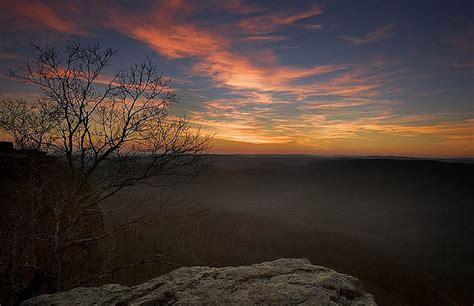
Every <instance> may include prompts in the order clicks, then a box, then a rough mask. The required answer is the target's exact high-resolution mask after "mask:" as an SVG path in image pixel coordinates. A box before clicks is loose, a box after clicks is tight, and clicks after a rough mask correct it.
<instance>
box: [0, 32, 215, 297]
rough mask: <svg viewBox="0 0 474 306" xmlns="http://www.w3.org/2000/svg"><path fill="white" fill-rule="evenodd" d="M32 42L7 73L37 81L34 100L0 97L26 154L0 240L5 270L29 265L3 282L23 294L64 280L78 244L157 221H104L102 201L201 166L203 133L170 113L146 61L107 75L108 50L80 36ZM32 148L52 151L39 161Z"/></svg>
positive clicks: (164, 85) (166, 95)
mask: <svg viewBox="0 0 474 306" xmlns="http://www.w3.org/2000/svg"><path fill="white" fill-rule="evenodd" d="M33 47H34V57H33V60H31V61H28V62H27V63H26V65H25V66H24V67H22V68H20V69H18V70H16V71H12V72H10V76H11V77H14V78H16V79H17V80H19V81H20V82H23V83H28V84H33V85H36V86H37V87H38V89H39V92H40V93H39V97H38V99H37V100H36V101H35V102H30V101H28V102H27V101H24V100H18V99H6V98H5V99H2V100H1V101H0V128H2V129H3V130H4V131H6V132H7V133H9V134H10V135H11V136H12V138H13V140H14V141H15V143H16V146H17V147H18V148H20V149H23V150H27V151H23V152H29V155H28V156H29V160H30V162H29V164H28V166H27V167H24V168H25V169H27V171H26V172H27V175H25V176H20V177H18V178H17V182H22V184H21V186H19V185H18V184H17V186H11V187H13V189H12V190H14V192H12V193H11V194H10V195H9V197H10V198H9V199H10V200H9V201H7V202H8V204H7V203H6V204H4V207H3V208H2V213H4V212H5V213H6V214H8V215H9V216H10V217H9V219H8V218H7V219H8V220H13V221H12V222H7V221H8V220H7V219H5V220H4V221H5V222H7V223H8V224H4V225H2V239H4V241H13V242H12V244H11V245H10V251H11V252H6V254H3V257H4V258H8V257H10V259H9V262H8V264H7V265H6V266H8V269H7V270H8V271H7V272H8V273H20V271H21V270H25V269H26V270H28V269H29V270H28V271H30V272H29V274H28V273H27V275H29V276H26V278H29V281H28V283H27V284H20V285H19V284H17V283H15V281H14V280H10V284H9V285H10V286H13V287H15V286H16V287H17V288H13V289H11V290H10V291H12V292H17V294H18V292H19V291H21V290H23V293H21V294H20V295H22V294H23V295H24V297H25V298H26V297H28V296H30V295H32V294H36V293H37V292H48V291H55V290H58V289H59V288H61V270H62V267H63V265H64V263H65V262H68V261H70V260H71V257H73V256H74V255H77V252H78V250H81V251H82V250H87V249H88V248H90V247H92V246H94V245H95V244H96V243H97V242H98V241H100V240H101V239H104V238H107V237H110V236H111V235H113V234H114V233H117V232H118V231H121V230H123V229H125V228H127V227H131V226H135V225H138V224H146V223H153V222H155V221H154V219H153V217H154V214H153V213H148V214H138V215H137V214H133V215H131V217H130V218H129V219H128V220H126V221H124V222H121V223H120V224H116V225H115V226H113V227H106V226H104V221H103V218H104V209H103V208H102V207H101V203H102V202H103V201H104V200H105V199H107V198H109V197H111V196H113V195H114V194H116V193H117V192H119V191H120V190H121V189H123V188H125V187H129V186H135V185H138V184H147V185H152V186H163V185H169V184H175V183H177V182H179V181H180V180H181V179H186V178H189V177H193V176H195V175H197V174H199V173H200V172H201V171H202V170H203V169H204V167H205V166H206V161H205V156H206V154H207V152H208V149H209V140H210V137H208V136H203V135H201V133H200V131H199V129H193V128H192V127H191V126H190V125H189V123H188V121H186V120H185V119H179V118H173V117H172V116H170V115H169V113H168V111H169V109H170V107H171V106H172V105H173V104H174V103H176V102H177V101H178V98H177V96H176V95H175V93H174V91H173V90H172V89H171V88H170V87H169V83H170V80H169V79H167V78H165V77H163V75H162V74H161V73H160V72H159V71H158V67H157V65H156V64H155V63H154V62H153V61H152V60H150V59H148V60H145V61H144V62H142V63H140V64H134V65H131V66H130V67H129V69H127V70H121V71H119V72H117V73H115V74H113V75H110V76H108V77H107V75H106V74H105V73H104V68H105V67H106V66H107V65H108V64H109V62H110V60H111V59H112V57H113V56H114V55H115V54H116V51H114V50H112V49H103V48H101V47H100V45H99V44H95V45H82V44H81V43H80V42H77V41H70V42H68V43H67V44H66V46H65V47H64V48H62V49H61V48H57V47H55V46H49V47H45V48H43V47H40V46H37V45H34V46H33ZM32 149H33V151H41V152H45V153H47V154H48V156H51V157H52V158H46V159H41V161H38V157H37V156H36V155H35V156H31V152H33V151H32ZM39 156H43V155H41V154H40V155H39ZM43 157H44V156H43ZM43 157H41V158H43ZM20 190H21V191H20ZM19 203H21V205H19ZM15 220H16V221H15ZM18 220H22V221H21V222H19V221H18ZM27 245H28V248H29V249H28V248H26V246H27ZM20 249H21V252H22V253H21V254H19V253H18V251H19V250H20ZM15 252H17V253H15ZM89 255H90V254H89ZM19 258H22V260H19ZM13 262H14V263H13ZM22 273H23V272H22ZM20 274H21V273H20ZM10 277H11V275H10ZM5 278H7V277H5ZM23 281H24V280H23ZM7 283H8V281H7ZM20 283H21V281H20ZM22 285H24V286H22ZM37 287H38V288H37ZM25 290H26V291H31V292H26V293H25Z"/></svg>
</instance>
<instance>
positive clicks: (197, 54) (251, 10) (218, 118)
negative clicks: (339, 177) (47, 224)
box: [0, 0, 474, 157]
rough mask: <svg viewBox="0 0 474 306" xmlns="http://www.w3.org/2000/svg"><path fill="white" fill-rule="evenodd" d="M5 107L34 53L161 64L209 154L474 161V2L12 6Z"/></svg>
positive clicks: (6, 25) (5, 36)
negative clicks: (84, 48) (97, 51)
mask: <svg viewBox="0 0 474 306" xmlns="http://www.w3.org/2000/svg"><path fill="white" fill-rule="evenodd" d="M0 33H1V34H0V35H1V39H0V70H1V72H2V76H1V77H0V95H2V96H4V97H23V98H25V99H33V98H34V97H35V88H34V87H29V86H25V85H24V84H18V83H17V82H16V81H14V80H11V79H9V78H8V77H6V76H5V72H6V71H8V69H10V68H15V67H16V66H18V65H20V64H21V63H22V62H24V61H25V60H26V59H28V57H29V56H30V55H31V46H30V42H36V43H40V44H43V45H45V44H51V43H57V44H63V43H64V42H65V41H66V39H70V38H74V39H80V40H81V41H83V42H85V43H95V42H100V43H101V44H102V46H104V47H111V48H114V49H118V51H119V52H118V54H117V55H116V56H115V58H114V59H113V61H112V64H111V66H109V67H108V68H107V72H106V73H110V74H112V73H113V72H114V71H116V70H118V69H120V68H122V67H126V66H127V65H129V64H130V63H133V62H136V61H140V60H143V59H146V58H147V57H153V58H156V59H157V60H158V62H159V64H160V66H161V70H162V71H163V73H164V74H165V75H166V76H169V77H171V78H172V83H171V86H172V87H173V88H174V89H175V90H176V92H177V93H178V95H179V96H180V97H181V101H180V103H179V104H178V105H176V106H175V107H174V109H173V114H174V115H186V117H187V118H188V119H189V120H190V121H191V122H192V124H193V125H196V126H201V127H202V130H203V131H205V132H206V133H208V134H213V135H215V136H214V141H213V146H214V148H213V151H214V152H216V153H278V154H286V153H294V154H297V153H304V154H329V155H334V154H336V155H407V156H465V157H474V87H473V86H474V85H473V84H474V1H470V0H467V1H457V0H450V1H447V0H446V1H435V0H433V1H414V0H412V1H382V0H378V1H377V0H358V1H349V0H327V1H296V0H293V1H289V0H288V1H237V0H236V1H232V0H226V1H225V0H222V1H217V0H216V1H197V0H196V1H13V0H11V1H9V0H6V1H5V0H3V1H1V3H0Z"/></svg>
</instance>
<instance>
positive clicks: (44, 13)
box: [7, 0, 85, 34]
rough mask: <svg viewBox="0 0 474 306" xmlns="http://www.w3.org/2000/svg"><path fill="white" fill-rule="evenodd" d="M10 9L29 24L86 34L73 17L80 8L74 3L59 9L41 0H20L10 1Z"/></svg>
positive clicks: (63, 31) (8, 6)
mask: <svg viewBox="0 0 474 306" xmlns="http://www.w3.org/2000/svg"><path fill="white" fill-rule="evenodd" d="M8 10H11V11H12V12H13V14H14V16H17V17H18V16H20V18H24V19H26V20H28V22H27V24H31V23H33V24H36V25H40V26H43V27H46V28H49V29H52V30H55V31H57V32H61V33H69V34H85V30H84V28H83V27H81V26H80V24H79V23H77V22H75V21H73V20H72V18H71V16H72V15H74V13H77V10H78V8H77V7H76V6H75V5H74V4H68V5H63V6H61V7H60V8H59V9H58V8H57V7H53V6H52V5H47V4H45V3H41V2H39V1H21V0H19V1H11V2H9V3H8V5H7V11H8ZM58 11H60V12H61V13H59V12H58ZM66 16H67V17H66ZM15 21H17V20H15Z"/></svg>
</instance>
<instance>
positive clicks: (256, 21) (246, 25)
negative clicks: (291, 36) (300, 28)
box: [239, 7, 323, 34]
mask: <svg viewBox="0 0 474 306" xmlns="http://www.w3.org/2000/svg"><path fill="white" fill-rule="evenodd" d="M322 12H323V9H322V8H321V7H312V8H310V9H307V10H303V11H300V12H293V13H288V12H275V13H269V14H268V13H263V14H261V15H258V16H253V17H249V18H246V19H244V20H242V21H241V22H240V24H239V25H240V27H241V28H242V29H243V30H244V31H247V32H250V33H254V34H258V33H260V34H262V33H270V32H273V31H274V30H275V29H277V28H278V27H281V26H286V25H291V24H294V23H295V22H297V21H300V20H303V19H305V18H309V17H312V16H316V15H319V14H321V13H322Z"/></svg>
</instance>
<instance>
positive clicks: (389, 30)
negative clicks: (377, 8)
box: [339, 23, 396, 45]
mask: <svg viewBox="0 0 474 306" xmlns="http://www.w3.org/2000/svg"><path fill="white" fill-rule="evenodd" d="M395 31H396V28H395V24H394V23H389V24H387V25H384V26H382V27H380V28H378V29H376V30H375V31H373V32H370V33H367V34H366V35H364V36H360V37H357V36H339V38H342V39H344V40H347V41H348V42H350V43H352V44H354V45H362V44H368V43H374V42H378V41H381V40H383V39H386V38H388V37H390V36H392V35H393V34H394V33H395Z"/></svg>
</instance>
